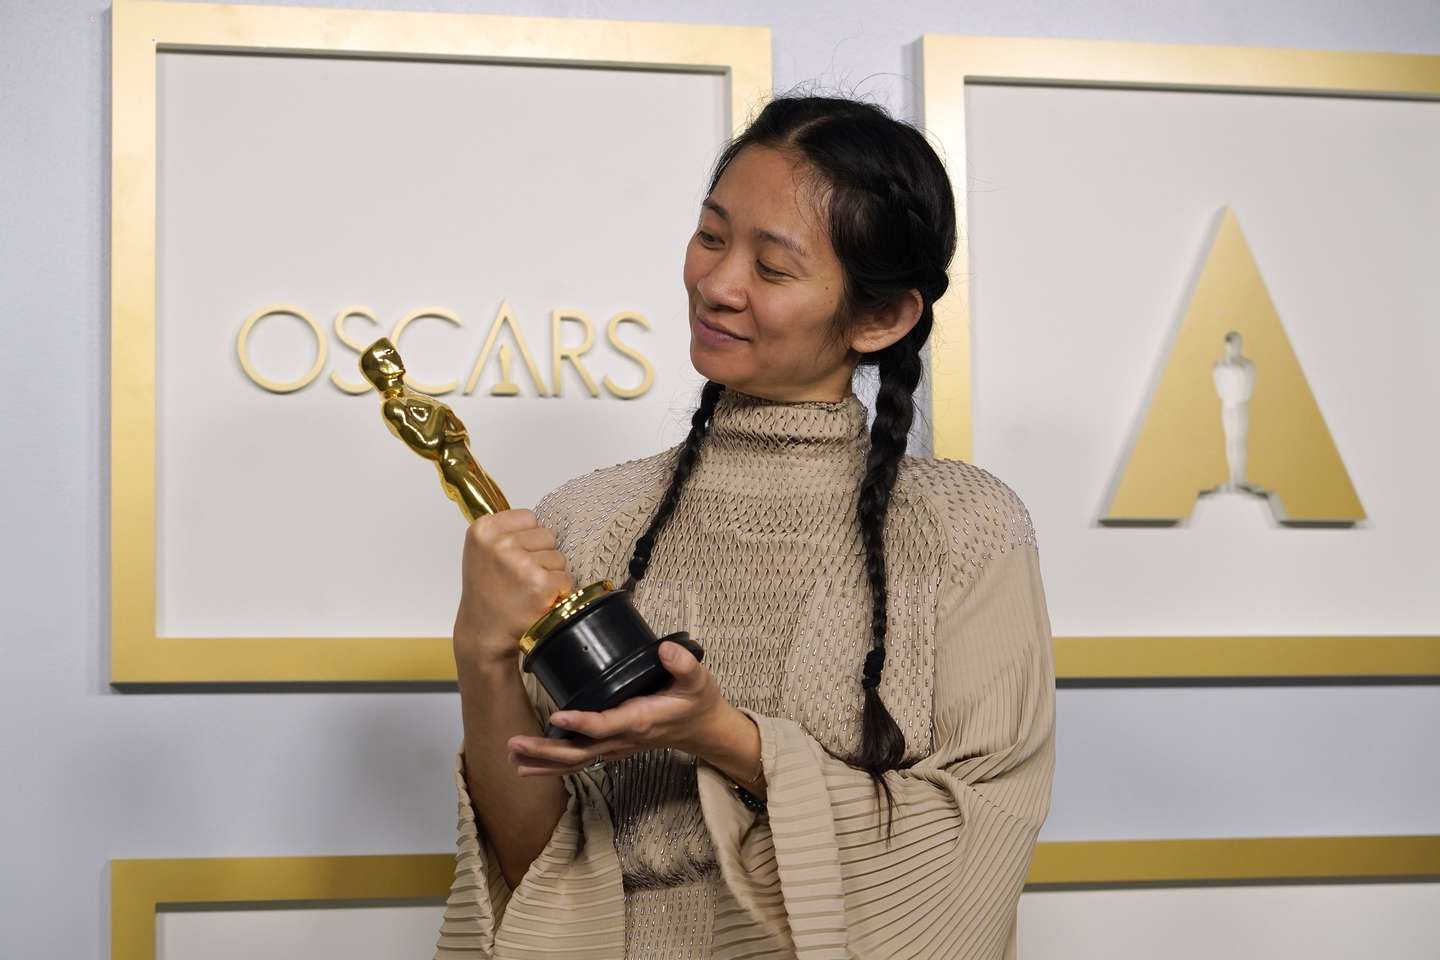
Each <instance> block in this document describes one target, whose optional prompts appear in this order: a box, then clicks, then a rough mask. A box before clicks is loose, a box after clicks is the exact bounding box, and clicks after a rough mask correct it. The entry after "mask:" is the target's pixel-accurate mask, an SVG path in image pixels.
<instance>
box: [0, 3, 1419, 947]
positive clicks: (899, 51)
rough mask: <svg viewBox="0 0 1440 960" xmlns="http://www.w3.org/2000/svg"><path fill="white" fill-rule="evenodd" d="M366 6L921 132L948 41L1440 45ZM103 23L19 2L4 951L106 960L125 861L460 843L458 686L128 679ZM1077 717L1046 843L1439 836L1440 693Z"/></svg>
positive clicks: (705, 6)
mask: <svg viewBox="0 0 1440 960" xmlns="http://www.w3.org/2000/svg"><path fill="white" fill-rule="evenodd" d="M309 5H312V6H319V5H322V4H321V3H319V2H317V0H309ZM337 5H338V4H337ZM345 5H348V6H366V7H368V6H384V7H389V8H402V7H403V8H406V9H426V10H450V11H465V12H472V13H510V14H539V15H549V16H583V17H594V18H615V19H653V20H685V21H690V22H702V23H735V24H749V25H764V26H769V27H770V28H771V29H772V31H773V36H774V55H775V84H776V87H777V89H780V90H784V89H787V88H789V87H791V86H793V85H795V84H799V83H802V82H809V81H818V82H819V83H820V84H821V85H823V86H825V87H827V88H833V87H838V88H840V89H842V90H845V91H847V92H853V93H858V94H860V95H865V96H870V97H874V98H876V99H879V100H881V101H883V102H885V103H887V104H889V105H890V106H891V107H893V108H895V109H896V110H898V111H899V112H901V113H902V114H903V115H907V116H909V115H913V110H914V104H915V100H916V97H915V94H914V84H915V78H914V77H913V76H911V74H910V73H909V69H908V65H909V64H910V63H911V61H912V56H911V48H910V46H909V45H910V44H911V43H912V42H913V41H914V40H915V39H916V38H917V37H918V36H919V35H920V34H921V33H923V32H928V31H936V32H948V33H964V34H988V35H1015V36H1021V35H1028V36H1057V37H1073V38H1089V39H1107V40H1143V41H1177V42H1194V43H1216V44H1237V45H1258V46H1290V47H1311V48H1320V49H1348V50H1373V51H1388V52H1417V53H1430V54H1440V3H1437V2H1436V0H1372V2H1368V3H1364V4H1362V3H1358V2H1353V3H1343V2H1339V0H1325V2H1303V0H1209V2H1199V0H1192V2H1179V0H1165V2H1141V0H1091V2H1083V3H1082V2H1072V3H1065V2H1048V3H1043V2H1025V0H985V2H970V3H955V2H940V0H930V2H913V3H903V4H899V3H866V2H858V0H827V2H823V3H821V2H811V3H803V4H802V3H793V4H784V3H760V2H755V0H736V2H731V3H715V2H704V3H688V4H679V3H666V2H659V0H615V2H609V3H603V2H580V0H570V2H565V0H552V2H520V0H515V2H480V0H476V2H468V3H442V2H432V3H403V2H399V0H390V2H385V3H383V4H370V3H362V2H352V3H349V4H345ZM109 27H110V15H109V8H108V6H107V5H106V4H105V3H102V2H91V0H54V2H26V0H0V317H3V321H0V322H3V330H4V334H5V340H4V343H3V346H0V383H3V384H5V386H6V387H7V396H9V397H10V398H12V399H11V400H10V406H9V411H8V414H7V415H6V416H5V417H4V418H3V421H0V444H3V446H0V450H3V454H4V467H3V478H4V479H3V482H4V491H5V496H4V497H3V500H0V532H3V536H4V541H5V545H6V549H5V551H4V554H3V558H0V598H3V601H0V624H3V627H0V629H3V645H0V652H3V660H0V663H3V671H4V673H3V676H4V680H5V685H4V700H3V705H0V719H3V734H0V773H3V775H4V777H5V783H4V785H3V788H0V789H3V792H0V830H3V842H4V846H3V857H4V866H3V868H0V956H5V957H16V958H20V957H40V956H44V957H58V958H84V957H103V956H106V955H107V954H108V938H109V934H108V910H109V902H108V900H109V897H108V893H107V885H108V873H107V870H106V862H107V861H108V860H110V859H112V858H117V857H198V856H240V855H316V854H339V853H388V852H418V851H448V850H450V849H451V844H452V834H451V831H452V829H453V825H454V805H453V797H452V795H451V784H450V773H449V766H450V752H451V750H452V748H453V747H454V746H455V744H456V742H457V741H458V738H459V724H458V714H457V702H456V698H455V696H454V695H453V694H449V693H345V694H310V693H281V694H274V693H267V694H197V693H184V694H173V693H166V694H117V693H114V692H112V691H111V690H110V689H109V688H108V686H107V685H106V682H105V677H106V675H107V673H108V664H107V652H106V651H107V637H106V620H107V618H106V611H107V607H108V599H109V598H108V589H109V588H108V573H107V564H108V558H107V550H108V523H109V518H108V515H107V513H108V508H107V504H106V501H107V490H108V480H109V478H108V469H107V456H108V442H109V438H108V426H107V410H106V407H107V393H108V376H107V366H108V364H107V351H108V341H107V328H108V323H107V318H108V309H109V302H108V270H109V250H108V239H107V238H108V221H109V211H110V204H109V197H108V190H109V184H108V166H109V117H108V114H109V69H110V60H109ZM16 397H23V398H24V399H22V400H18V401H17V400H15V399H13V398H16ZM1060 724H1061V754H1060V766H1059V774H1058V777H1057V782H1056V792H1055V804H1054V812H1053V814H1052V818H1051V821H1050V823H1049V824H1048V825H1047V831H1046V837H1047V838H1048V839H1064V838H1076V839H1078V838H1109V837H1127V836H1135V837H1161V836H1175V835H1187V834H1188V835H1192V836H1193V835H1235V834H1257V835H1258V834H1276V833H1296V834H1298V833H1412V832H1417V833H1418V832H1428V833H1440V807H1437V805H1435V804H1434V803H1433V797H1435V796H1436V795H1437V794H1440V772H1437V764H1436V763H1435V761H1434V757H1435V752H1434V744H1433V741H1432V740H1431V739H1430V737H1429V735H1428V733H1429V731H1432V730H1435V729H1440V687H1434V686H1412V687H1346V686H1321V687H1299V688H1294V687H1290V688H1264V687H1261V688H1206V689H1150V690H1065V691H1063V692H1062V693H1061V696H1060Z"/></svg>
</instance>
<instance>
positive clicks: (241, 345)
mask: <svg viewBox="0 0 1440 960" xmlns="http://www.w3.org/2000/svg"><path fill="white" fill-rule="evenodd" d="M286 315H288V316H293V317H298V318H299V319H300V320H303V321H304V322H305V323H306V324H307V325H308V326H309V327H310V330H311V332H312V333H313V335H314V338H315V362H314V363H313V364H311V366H310V369H309V370H307V371H306V372H305V373H304V374H303V375H302V376H300V377H298V378H296V379H295V380H290V381H284V382H282V381H277V380H273V379H271V378H269V377H266V376H265V375H264V374H262V373H261V372H260V371H259V370H257V369H256V367H255V365H254V363H253V362H252V361H251V358H250V337H251V335H252V334H253V333H254V330H255V327H256V326H257V325H258V324H259V323H260V321H261V320H263V319H265V318H267V317H272V316H286ZM354 317H359V318H362V319H364V320H368V321H369V322H370V323H371V324H373V325H374V326H376V327H380V326H382V324H381V323H380V321H379V320H378V319H377V318H376V317H375V315H374V313H372V312H371V311H370V310H368V309H366V308H365V307H347V308H346V309H344V310H341V311H340V312H339V313H337V314H336V315H335V323H334V328H335V339H337V340H339V341H340V343H342V344H343V345H345V346H346V347H348V348H349V349H351V350H353V351H355V354H356V355H357V357H358V356H359V355H360V354H361V353H363V351H364V350H365V347H366V345H367V344H365V343H362V342H360V341H359V340H357V339H356V338H355V336H354V335H353V334H352V333H351V332H350V331H349V330H348V329H347V324H348V323H349V321H350V320H351V318H354ZM427 317H428V318H434V319H437V320H444V321H445V322H447V323H450V324H452V325H454V326H456V327H463V324H462V323H461V321H460V318H459V317H458V316H456V315H455V314H454V313H453V312H451V311H449V310H443V309H440V308H438V307H436V308H429V309H422V310H415V311H412V312H410V313H408V314H406V315H405V316H403V317H401V318H400V320H399V321H398V322H397V323H396V324H395V326H394V328H393V329H392V330H391V331H390V334H389V339H390V341H391V342H392V343H395V344H397V345H398V344H399V343H400V337H401V335H402V334H403V333H404V332H405V330H406V328H407V327H409V326H410V324H412V323H414V322H415V321H417V320H420V319H422V318H427ZM567 323H569V324H575V325H578V326H579V327H580V328H581V331H582V333H581V341H580V342H579V343H577V344H566V343H565V342H564V333H565V325H566V324H567ZM624 324H635V325H636V326H638V327H640V329H642V330H649V329H650V323H649V321H647V320H646V319H645V318H644V317H643V316H642V315H641V314H639V313H636V312H634V311H623V312H621V313H617V314H615V315H614V316H612V317H611V318H610V320H609V322H608V323H607V324H606V326H605V341H606V343H607V344H608V345H609V347H610V348H611V349H612V350H614V351H615V352H617V353H619V354H621V355H622V356H625V357H627V358H628V359H629V360H630V361H632V362H633V363H635V364H636V365H637V366H638V367H639V368H640V381H639V383H637V384H635V385H634V386H625V385H622V384H620V383H617V382H615V381H614V380H612V379H611V378H610V377H609V376H604V377H601V378H600V383H599V384H597V383H596V381H595V378H594V377H593V376H591V374H590V371H589V370H588V369H587V368H586V366H585V361H584V356H585V355H586V354H587V353H589V352H590V350H591V349H592V348H593V347H594V345H595V339H596V335H595V325H594V324H593V323H592V322H591V321H590V318H589V317H588V316H586V315H585V314H584V313H581V312H580V311H578V310H553V311H551V313H550V357H549V359H550V384H551V385H547V384H546V381H545V377H544V376H543V375H542V374H541V371H540V367H539V365H538V364H537V363H536V362H535V357H534V356H533V355H532V354H531V352H530V347H529V345H528V344H527V343H526V341H525V335H524V333H523V332H522V331H521V329H520V325H519V324H518V323H517V322H516V320H515V315H514V313H513V312H512V311H511V310H510V305H509V303H508V302H507V301H504V300H502V301H501V302H500V309H499V310H498V311H496V314H495V319H494V320H493V321H492V322H491V324H490V329H489V332H488V333H487V334H486V336H485V342H484V344H483V345H482V346H481V347H480V350H479V352H478V353H477V354H476V355H475V360H474V362H473V363H472V364H471V365H470V371H469V374H468V376H467V377H466V379H465V389H464V393H465V395H467V396H468V395H470V394H472V393H474V392H475V389H476V387H478V386H479V384H480V379H481V377H482V375H483V374H484V373H485V371H486V368H487V366H488V365H489V364H490V361H491V358H492V357H494V358H495V360H496V364H497V365H498V367H499V379H498V380H497V382H496V383H495V384H494V385H493V386H492V387H491V388H490V390H489V394H490V395H491V396H494V397H513V396H519V395H521V394H522V393H524V392H525V391H524V390H522V388H521V385H520V384H519V383H517V382H516V380H515V376H516V370H515V352H516V351H518V353H519V355H520V359H521V361H522V362H523V365H524V370H525V376H526V378H527V379H528V380H529V382H530V389H531V391H533V393H534V395H536V396H540V397H549V396H556V397H558V396H560V395H561V390H562V388H563V382H562V380H561V371H562V369H563V367H564V365H565V363H567V362H568V363H569V364H570V365H571V366H572V367H573V368H574V370H575V372H576V373H577V374H578V375H579V377H580V381H581V383H582V384H583V385H584V387H585V390H586V392H588V393H589V394H590V396H591V397H599V396H600V387H601V386H602V385H603V386H604V388H605V391H606V392H607V393H609V394H610V395H611V396H612V397H616V398H617V399H620V400H633V399H634V398H636V397H640V396H643V395H644V394H645V393H646V392H647V391H649V389H650V387H651V385H652V384H654V382H655V367H654V365H652V364H651V362H650V361H649V359H647V358H646V357H645V355H644V354H642V353H641V352H640V351H639V350H637V349H636V348H635V347H634V346H632V345H630V344H628V343H626V342H625V341H624V340H622V339H621V338H620V331H621V328H622V326H623V325H624ZM507 330H508V331H509V334H510V339H511V340H512V341H513V342H514V344H515V349H514V351H512V349H511V346H510V344H509V343H506V342H504V341H502V340H501V339H500V338H501V334H502V333H504V332H505V331H507ZM497 346H498V349H497ZM235 352H236V355H237V356H238V358H239V360H240V367H241V369H243V370H244V371H245V375H246V376H247V377H249V378H250V380H251V381H252V382H253V383H255V384H256V385H257V386H259V387H263V388H264V389H266V390H269V391H270V392H271V393H294V392H296V391H297V390H303V389H304V388H305V387H308V386H309V385H310V384H311V383H313V382H314V381H315V380H316V379H317V378H318V377H319V376H320V374H321V372H323V371H324V369H325V362H326V359H327V357H328V355H329V338H328V337H327V336H326V335H325V331H324V330H323V329H322V328H321V326H320V324H319V323H317V322H316V321H315V320H314V318H312V317H311V316H310V315H309V314H308V313H306V312H305V311H304V310H302V309H301V308H299V307H296V306H293V305H290V304H272V305H270V306H267V307H263V308H261V309H259V310H257V311H255V312H254V313H252V314H251V315H250V316H249V317H247V318H246V320H245V322H244V323H243V324H241V326H240V333H239V335H238V336H237V337H236V339H235ZM330 382H331V383H332V384H334V385H335V387H336V389H338V390H340V391H342V392H344V393H347V394H351V395H359V394H363V393H368V392H369V391H371V390H373V389H375V388H374V386H372V385H371V384H369V383H367V382H365V381H363V380H361V381H348V380H345V379H343V378H341V376H340V375H339V373H338V372H335V371H332V372H331V374H330ZM405 384H406V386H408V387H410V388H412V389H414V390H417V391H419V392H420V393H425V394H429V395H431V396H437V397H438V396H444V395H445V394H448V393H453V392H455V390H457V389H458V388H459V387H460V381H459V380H458V379H456V380H451V381H449V382H447V383H438V384H429V383H420V382H419V381H417V380H416V379H415V378H414V377H412V376H410V375H409V374H406V379H405ZM552 385H553V386H552Z"/></svg>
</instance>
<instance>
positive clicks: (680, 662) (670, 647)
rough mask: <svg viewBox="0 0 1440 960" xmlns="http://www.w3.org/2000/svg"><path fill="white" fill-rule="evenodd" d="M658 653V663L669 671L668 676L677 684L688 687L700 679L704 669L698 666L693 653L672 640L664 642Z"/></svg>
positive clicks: (698, 662)
mask: <svg viewBox="0 0 1440 960" xmlns="http://www.w3.org/2000/svg"><path fill="white" fill-rule="evenodd" d="M659 653H660V662H661V663H662V664H663V665H664V667H665V669H666V670H668V671H670V675H671V676H672V677H674V678H675V682H676V683H677V684H680V685H682V686H690V685H692V684H693V682H694V681H695V680H697V679H699V678H700V674H701V672H702V671H703V669H704V668H703V667H701V666H700V661H699V660H696V659H695V655H694V654H693V653H691V652H690V651H689V650H686V649H685V648H684V647H682V646H681V645H680V644H678V643H676V642H675V641H674V640H666V641H665V642H663V643H661V644H660V650H659Z"/></svg>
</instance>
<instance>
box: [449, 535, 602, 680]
mask: <svg viewBox="0 0 1440 960" xmlns="http://www.w3.org/2000/svg"><path fill="white" fill-rule="evenodd" d="M574 591H575V578H574V577H572V576H571V575H570V571H569V569H568V568H567V566H566V563H565V556H564V555H563V554H562V553H561V552H560V551H559V550H558V549H556V540H555V535H554V534H553V533H551V532H550V531H549V530H548V529H546V528H545V527H543V526H541V525H540V521H539V520H538V519H536V517H535V514H533V513H531V512H530V511H529V510H502V511H501V512H499V513H496V514H492V515H490V516H485V517H480V518H479V519H477V520H476V521H475V522H474V523H472V524H470V527H469V529H468V530H467V531H466V533H465V550H464V554H463V557H462V560H461V571H460V609H459V610H458V611H457V612H456V614H455V636H454V640H455V662H456V664H457V665H458V666H459V668H460V669H462V670H464V669H465V668H466V667H477V668H482V669H492V668H494V667H497V666H504V667H506V668H508V669H510V670H513V669H514V668H515V657H516V655H517V652H518V649H519V648H518V647H517V646H516V643H517V641H519V639H520V636H521V634H523V633H524V632H525V631H526V630H528V629H530V627H531V626H533V625H534V623H535V621H536V620H539V619H540V618H541V617H542V616H544V614H545V612H546V611H547V610H549V609H550V607H551V605H553V604H554V602H555V601H556V600H557V599H559V598H560V597H564V596H568V595H569V594H571V593H573V592H574Z"/></svg>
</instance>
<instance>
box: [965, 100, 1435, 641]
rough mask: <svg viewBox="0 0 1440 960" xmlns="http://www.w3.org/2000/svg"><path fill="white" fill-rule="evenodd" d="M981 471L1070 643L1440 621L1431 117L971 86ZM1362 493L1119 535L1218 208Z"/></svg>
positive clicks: (1429, 107) (1430, 112)
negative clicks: (1138, 433) (1026, 512)
mask: <svg viewBox="0 0 1440 960" xmlns="http://www.w3.org/2000/svg"><path fill="white" fill-rule="evenodd" d="M965 96H966V104H967V114H968V117H967V125H968V130H967V143H968V149H969V186H970V191H971V192H970V196H969V230H970V238H969V239H970V251H971V256H972V262H971V266H972V269H973V277H972V279H971V296H972V298H973V300H972V302H973V306H974V321H973V326H974V329H973V340H974V369H975V459H976V461H977V462H978V463H980V464H982V465H984V466H986V467H987V468H989V469H991V470H993V471H995V472H996V473H997V474H998V475H999V476H1000V477H1001V478H1002V479H1004V480H1006V481H1007V482H1009V483H1010V484H1011V485H1012V486H1014V487H1015V488H1016V490H1017V491H1018V492H1019V493H1020V495H1021V496H1022V497H1023V498H1024V499H1025V501H1026V503H1027V505H1028V506H1029V507H1030V510H1031V512H1032V514H1033V516H1034V519H1035V523H1036V528H1037V530H1038V534H1039V537H1040V544H1041V557H1042V559H1043V565H1044V574H1045V586H1046V591H1047V595H1048V598H1049V600H1050V605H1051V606H1050V613H1051V618H1052V622H1053V624H1054V628H1055V632H1056V633H1057V634H1058V635H1062V636H1063V635H1107V634H1115V635H1142V636H1143V635H1148V634H1160V635H1163V634H1188V633H1201V634H1206V633H1214V634H1245V633H1258V634H1262V635H1268V634H1302V635H1304V634H1312V633H1314V634H1332V633H1338V634H1354V633H1361V634H1363V633H1369V632H1374V633H1433V632H1435V630H1436V627H1437V624H1440V589H1437V584H1440V562H1437V561H1436V554H1435V538H1436V536H1437V534H1440V498H1437V497H1436V496H1435V492H1434V482H1433V478H1434V477H1435V476H1436V475H1437V473H1440V446H1437V445H1436V444H1434V443H1432V442H1430V440H1429V439H1428V437H1425V436H1422V435H1421V433H1420V432H1419V425H1420V424H1421V423H1424V422H1428V418H1429V416H1430V414H1431V413H1433V411H1435V410H1437V409H1440V379H1437V378H1435V377H1434V375H1433V368H1434V358H1435V356H1436V355H1437V353H1440V334H1437V324H1436V318H1437V316H1440V286H1437V285H1436V284H1435V283H1434V282H1433V275H1434V257H1433V249H1434V238H1435V237H1436V236H1437V235H1440V104H1436V103H1423V102H1400V101H1381V100H1359V99H1341V98H1323V97H1296V96H1271V95H1254V94H1222V93H1197V92H1181V91H1148V90H1146V91H1140V90H1098V89H1078V88H1054V87H1026V86H1018V85H996V86H990V85H981V86H975V85H972V86H970V87H969V88H968V89H967V92H966V94H965ZM1225 205H1229V206H1231V207H1232V208H1233V209H1234V211H1235V213H1236V215H1237V216H1238V217H1239V220H1240V226H1241V229H1242V230H1243V231H1244V233H1245V236H1246V239H1247V240H1248V242H1249V244H1250V246H1251V249H1252V252H1253V253H1254V255H1255V258H1256V260H1257V262H1258V263H1259V265H1260V270H1261V273H1262V275H1263V276H1264V278H1265V282H1266V285H1267V287H1268V289H1269V291H1270V294H1271V297H1272V299H1273V300H1274V302H1275V305H1276V308H1277V309H1278V311H1279V313H1280V317H1281V320H1282V322H1283V323H1284V324H1285V327H1286V330H1287V331H1288V333H1289V336H1290V339H1291V342H1292V344H1293V345H1294V348H1295V351H1296V355H1297V356H1298V358H1299V361H1300V364H1301V366H1302V367H1303V369H1304V370H1305V374H1306V376H1307V378H1308V380H1309V383H1310V386H1311V389H1312V390H1313V392H1314V393H1315V397H1316V400H1317V402H1318V403H1319V406H1320V409H1321V412H1322V413H1323V414H1324V416H1325V418H1326V420H1327V422H1328V423H1329V427H1330V430H1331V433H1332V435H1333V436H1334V438H1335V442H1336V444H1337V446H1338V448H1339V450H1340V453H1341V456H1342V457H1343V458H1344V460H1345V463H1346V465H1347V467H1348V468H1349V470H1350V474H1351V478H1352V480H1353V482H1354V484H1355V487H1356V489H1357V491H1358V493H1359V495H1360V498H1361V501H1362V502H1363V503H1364V505H1365V508H1366V510H1367V512H1368V514H1369V519H1368V522H1367V523H1366V524H1365V525H1364V526H1363V527H1362V528H1360V529H1328V530H1327V529H1288V528H1280V527H1278V526H1276V525H1275V524H1274V522H1273V520H1271V519H1270V518H1269V515H1268V514H1267V513H1266V512H1265V511H1263V510H1262V509H1260V508H1259V507H1257V508H1256V509H1255V510H1253V511H1241V512H1230V511H1227V512H1225V513H1223V514H1222V513H1221V512H1219V511H1206V512H1205V513H1204V514H1199V513H1197V514H1196V515H1195V516H1194V517H1193V518H1192V521H1191V523H1190V525H1189V526H1187V527H1178V528H1166V529H1133V528H1132V529H1114V528H1103V527H1100V526H1099V525H1098V524H1097V523H1096V518H1097V517H1098V516H1099V515H1100V514H1101V512H1102V510H1103V507H1104V496H1105V493H1106V491H1107V489H1108V488H1109V485H1110V483H1111V482H1112V480H1113V478H1114V476H1115V475H1116V473H1117V472H1118V471H1119V470H1120V469H1121V467H1122V464H1123V456H1124V453H1125V449H1126V442H1127V439H1128V437H1129V436H1130V432H1131V430H1132V429H1133V427H1134V425H1135V423H1136V422H1137V421H1138V419H1139V417H1140V416H1141V415H1142V412H1143V407H1144V404H1145V402H1146V400H1147V396H1146V391H1147V389H1148V388H1149V386H1150V384H1151V383H1152V382H1153V380H1154V379H1155V378H1156V376H1157V372H1158V370H1159V367H1160V364H1161V363H1162V361H1163V351H1164V349H1165V347H1166V345H1167V344H1168V343H1169V342H1170V340H1171V337H1172V335H1173V331H1174V329H1175V327H1176V326H1177V325H1178V323H1179V320H1180V318H1181V317H1182V316H1183V313H1184V309H1185V305H1186V302H1187V298H1188V294H1189V290H1190V288H1191V285H1192V284H1193V282H1194V279H1195V278H1196V276H1198V273H1199V270H1200V267H1201V266H1202V264H1203V260H1204V256H1205V253H1206V249H1207V247H1206V244H1207V243H1208V242H1209V238H1210V236H1211V233H1212V230H1213V226H1214V224H1215V223H1216V220H1217V217H1218V213H1219V210H1220V208H1221V207H1222V206H1225Z"/></svg>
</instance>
